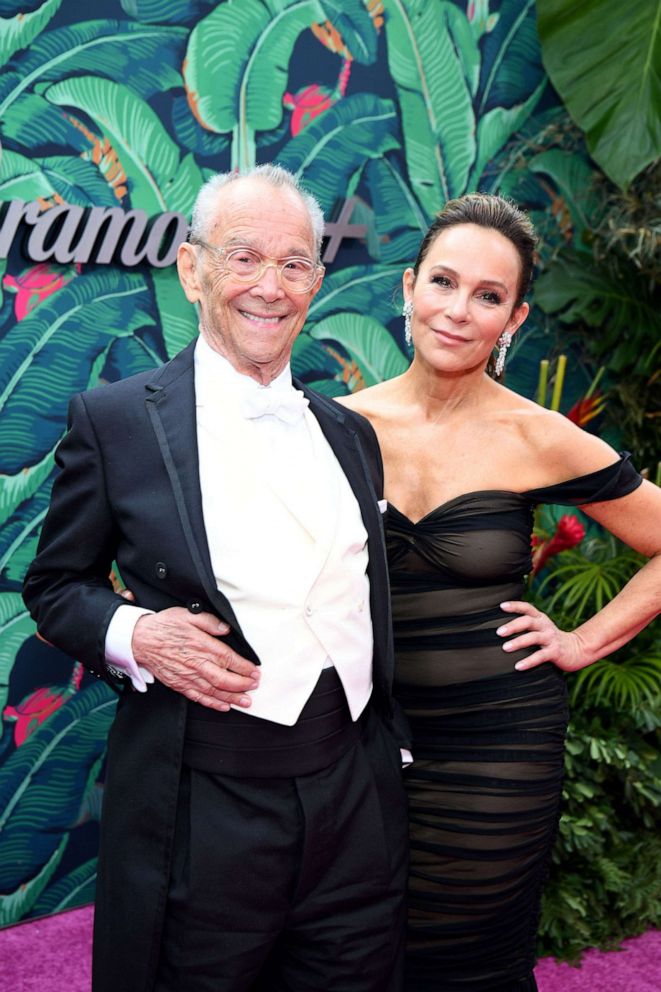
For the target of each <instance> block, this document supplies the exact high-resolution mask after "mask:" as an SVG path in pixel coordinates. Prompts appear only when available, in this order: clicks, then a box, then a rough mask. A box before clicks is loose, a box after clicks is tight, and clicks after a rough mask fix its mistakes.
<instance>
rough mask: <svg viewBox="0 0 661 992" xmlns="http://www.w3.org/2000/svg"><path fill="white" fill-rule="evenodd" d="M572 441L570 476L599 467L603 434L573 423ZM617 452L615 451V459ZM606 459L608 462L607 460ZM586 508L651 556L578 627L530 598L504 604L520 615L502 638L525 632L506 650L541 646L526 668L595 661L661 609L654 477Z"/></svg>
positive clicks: (659, 510) (660, 516)
mask: <svg viewBox="0 0 661 992" xmlns="http://www.w3.org/2000/svg"><path fill="white" fill-rule="evenodd" d="M567 440H570V441H571V445H570V452H571V454H569V455H568V461H569V460H570V461H571V467H570V466H569V465H567V466H566V467H565V471H566V472H567V475H568V476H570V475H571V473H572V472H573V473H576V469H577V467H578V466H579V465H586V464H587V465H588V466H589V467H588V469H587V470H588V471H590V470H591V469H592V467H593V463H594V459H595V458H597V459H598V458H599V457H603V452H604V447H605V446H604V445H603V442H601V441H599V439H597V438H594V437H592V436H591V435H589V434H585V432H583V431H580V430H579V429H577V428H575V427H574V426H573V425H571V427H570V431H569V436H568V432H567V428H565V429H564V430H563V431H562V443H563V447H566V443H567ZM615 459H616V455H615V452H613V459H612V460H613V461H615ZM602 464H603V463H602ZM581 509H582V510H583V511H584V512H585V513H587V514H588V516H590V517H592V519H593V520H596V521H597V522H598V523H599V524H601V525H602V526H603V527H604V528H605V529H606V530H608V531H609V532H610V533H611V534H613V535H615V537H617V538H619V539H620V540H621V541H624V543H625V544H627V545H628V546H629V547H630V548H633V549H634V550H635V551H638V552H640V554H643V555H646V556H647V557H648V558H649V559H650V560H649V561H648V562H647V563H646V564H645V565H644V566H643V567H642V568H641V569H640V571H639V572H637V573H636V575H634V576H633V578H632V579H631V580H630V581H629V582H627V584H626V585H625V587H624V588H623V589H622V590H621V591H620V592H619V593H618V594H617V596H615V597H614V598H613V599H612V600H611V602H610V603H608V604H607V605H606V606H604V608H603V609H601V610H600V611H599V612H598V613H596V614H595V615H594V616H593V617H591V618H590V619H589V620H587V621H586V622H585V623H583V624H581V625H580V626H579V627H577V628H576V629H575V630H573V631H562V630H559V628H558V627H556V625H555V624H554V623H553V621H552V620H550V618H549V617H547V616H546V615H545V614H544V613H541V612H540V611H539V610H537V609H536V608H535V607H534V606H533V605H532V604H530V603H523V602H512V603H504V604H501V606H502V608H503V609H504V610H505V612H506V613H516V614H519V616H518V617H517V619H512V620H508V621H507V622H506V623H505V624H504V625H503V626H501V627H500V628H499V629H498V633H499V634H500V636H501V637H511V636H512V634H516V635H519V636H517V637H515V639H514V640H508V641H507V642H506V643H505V644H504V645H503V650H505V651H516V650H520V649H521V648H529V647H534V646H538V649H537V651H535V652H534V653H533V654H531V655H530V657H529V658H526V659H525V660H524V661H520V662H518V663H517V664H516V666H515V667H516V668H517V669H519V670H520V671H522V670H525V669H528V668H534V667H535V666H536V665H539V664H542V662H545V661H551V662H553V663H554V664H555V665H557V666H558V667H559V668H562V669H563V670H564V671H568V672H572V671H578V670H579V669H581V668H585V667H586V666H587V665H591V664H593V662H595V661H598V660H599V659H600V658H604V657H606V656H607V655H609V654H611V653H612V652H613V651H616V650H617V649H618V648H619V647H622V645H623V644H626V643H627V642H628V641H630V640H631V639H632V638H633V637H635V635H636V634H637V633H638V632H639V631H640V630H642V629H643V627H645V626H647V624H649V623H650V622H651V621H652V620H653V619H654V618H655V617H656V616H657V615H658V614H659V612H661V489H660V488H659V487H658V486H655V485H653V484H652V483H650V482H643V483H642V485H641V486H639V487H638V488H637V489H635V490H634V491H633V492H631V493H629V494H628V495H626V496H622V497H620V498H619V499H613V500H609V501H606V502H600V503H591V504H587V505H584V506H582V507H581Z"/></svg>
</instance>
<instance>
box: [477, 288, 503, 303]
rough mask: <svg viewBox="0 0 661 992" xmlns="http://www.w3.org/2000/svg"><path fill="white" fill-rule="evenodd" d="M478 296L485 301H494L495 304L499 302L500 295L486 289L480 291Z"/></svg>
mask: <svg viewBox="0 0 661 992" xmlns="http://www.w3.org/2000/svg"><path fill="white" fill-rule="evenodd" d="M480 298H481V299H483V300H484V301H485V302H486V303H495V304H498V303H500V302H501V300H500V296H499V295H498V293H493V292H491V291H487V292H484V293H481V294H480Z"/></svg>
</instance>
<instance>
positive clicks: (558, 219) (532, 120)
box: [0, 0, 592, 924]
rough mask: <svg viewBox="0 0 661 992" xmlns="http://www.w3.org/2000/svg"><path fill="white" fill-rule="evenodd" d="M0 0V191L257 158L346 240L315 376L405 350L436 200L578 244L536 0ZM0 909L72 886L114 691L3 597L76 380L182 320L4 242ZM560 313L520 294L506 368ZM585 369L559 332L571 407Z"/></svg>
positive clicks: (304, 342)
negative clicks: (467, 204)
mask: <svg viewBox="0 0 661 992" xmlns="http://www.w3.org/2000/svg"><path fill="white" fill-rule="evenodd" d="M89 10H90V7H89V5H85V4H81V3H71V2H67V3H63V2H61V0H0V59H1V60H2V73H1V75H0V140H1V142H2V157H1V158H0V201H10V200H12V199H22V200H26V201H35V200H36V201H38V202H39V203H40V204H41V206H42V208H43V210H49V209H53V208H54V207H56V206H57V205H60V204H62V203H68V204H74V205H78V206H81V207H90V206H102V207H111V206H119V207H121V208H122V209H124V210H129V209H140V210H144V211H146V213H147V214H148V215H149V216H150V217H155V216H157V215H159V214H161V213H163V212H165V211H180V212H182V213H183V214H185V215H189V213H190V209H191V205H192V201H193V198H194V196H195V193H196V190H197V189H198V187H199V186H200V184H201V182H202V181H203V180H204V179H205V178H207V177H208V176H210V175H211V174H212V173H214V172H217V171H221V170H227V169H230V168H245V167H248V166H250V165H253V164H255V163H261V162H266V161H277V162H279V163H281V164H283V165H285V166H286V167H287V168H288V169H291V170H292V171H293V172H294V173H295V174H296V175H297V176H299V177H300V178H301V179H302V180H303V182H304V183H305V184H306V186H307V187H308V188H309V189H310V190H311V191H312V192H313V193H314V194H315V195H316V196H317V197H318V198H319V200H320V202H321V204H322V206H323V208H324V210H325V211H326V214H327V217H328V218H330V219H334V218H336V217H337V213H338V211H339V209H340V207H341V205H342V203H343V202H344V201H345V200H347V198H352V197H353V198H355V206H354V210H353V217H352V218H351V219H352V221H353V222H354V223H356V224H362V225H364V226H365V229H366V234H365V236H364V237H361V238H360V239H356V238H352V239H348V238H345V239H344V240H343V241H342V243H341V245H340V248H339V251H338V252H337V254H336V256H335V258H334V260H333V261H332V262H329V264H328V274H327V277H326V280H325V282H324V284H323V287H322V289H321V292H320V293H319V295H318V296H317V297H316V299H315V300H314V303H313V305H312V307H311V310H310V315H309V320H308V323H307V325H306V328H305V330H304V332H303V334H302V335H301V337H300V339H299V341H298V342H297V345H296V349H295V353H294V366H295V371H297V372H298V374H299V375H301V377H302V378H303V379H304V380H306V381H307V382H309V383H311V384H312V385H314V386H315V387H316V388H318V389H320V390H322V391H323V392H324V393H326V394H327V395H338V394H341V393H345V392H347V391H350V390H353V389H358V388H361V387H363V386H365V385H370V384H372V383H375V382H377V381H379V380H381V379H384V378H388V377H390V376H392V375H396V374H398V373H399V372H401V371H402V370H403V369H404V368H405V367H406V365H407V362H408V359H409V356H408V354H407V352H406V347H405V344H404V340H403V328H402V321H401V318H400V317H399V316H398V311H399V309H400V307H401V296H400V294H399V287H400V283H401V275H402V271H403V269H404V268H405V266H406V265H407V264H409V263H410V262H411V261H412V259H413V258H414V257H415V254H416V251H417V246H418V244H419V242H420V239H421V236H422V234H423V233H424V231H425V229H426V227H427V225H428V223H429V221H430V220H431V218H432V216H433V214H434V213H435V211H436V210H438V209H439V208H440V206H441V205H442V204H443V202H444V200H446V199H447V198H448V197H450V196H457V195H460V194H462V193H464V192H466V191H469V190H475V189H481V190H488V191H501V192H503V193H505V194H507V195H511V196H513V197H515V198H516V199H518V200H520V201H521V202H522V203H524V205H526V206H527V207H528V208H529V209H530V210H531V211H532V214H533V216H534V218H535V219H536V220H537V221H538V223H539V226H540V229H541V230H542V233H543V235H544V245H543V249H542V251H543V253H546V254H547V255H550V254H551V253H552V252H553V250H554V248H555V246H557V245H560V244H567V243H569V244H572V245H573V246H574V248H575V250H576V251H577V252H580V251H581V250H584V237H583V235H584V232H585V230H586V228H587V226H588V223H589V216H590V203H589V198H588V193H587V190H588V188H589V179H590V174H591V165H590V162H589V159H588V157H587V154H586V153H585V151H584V150H583V149H582V148H580V147H579V148H577V149H574V150H570V151H567V150H566V149H563V148H559V147H558V146H557V142H556V141H554V140H552V136H553V135H557V133H558V132H561V131H562V129H563V128H564V127H565V125H566V123H567V120H568V119H567V117H566V114H565V111H564V110H563V109H562V107H561V106H560V105H559V103H558V100H557V97H556V96H555V95H554V92H553V90H552V89H551V87H550V86H549V84H548V81H547V77H546V75H545V72H544V69H543V67H542V63H541V57H540V48H539V41H538V37H537V31H536V22H535V5H534V2H533V0H495V2H489V0H344V2H341V0H227V2H220V3H218V2H212V0H188V2H183V0H105V2H104V0H97V2H96V3H95V4H94V5H93V12H94V17H93V18H91V17H89V16H88V13H89ZM0 279H1V284H0V290H1V291H0V418H1V419H0V431H1V444H0V637H1V640H0V712H1V713H2V738H1V741H0V761H1V762H2V764H1V766H0V876H1V879H0V893H1V895H0V924H6V923H11V922H15V921H16V920H18V919H23V918H27V917H30V916H34V915H38V914H41V913H48V912H53V911H56V910H58V909H61V908H65V907H71V906H73V905H76V904H78V903H80V902H84V901H88V900H89V898H90V894H91V892H92V889H93V882H94V858H95V851H96V839H97V834H96V829H97V821H98V811H99V806H100V795H101V791H102V783H103V751H104V742H105V735H106V733H107V729H108V725H109V722H110V720H111V717H112V712H113V706H114V696H113V694H112V692H111V691H110V690H109V689H108V688H106V687H105V686H103V685H101V684H98V683H94V684H92V680H91V679H89V677H87V676H85V677H83V676H82V671H81V669H80V666H79V665H78V664H77V662H76V659H75V658H67V657H65V656H63V655H62V654H61V653H59V652H58V651H57V650H56V649H55V648H53V647H51V646H49V645H46V644H43V643H41V642H40V641H39V640H38V639H37V638H36V637H35V631H34V625H33V623H32V621H31V620H30V619H29V617H28V616H27V614H26V611H25V608H24V606H23V604H22V601H21V598H20V588H21V582H22V579H23V575H24V573H25V569H26V567H27V565H28V563H29V561H30V560H31V558H32V557H33V555H34V553H35V548H36V542H37V539H38V534H39V528H40V525H41V522H42V520H43V517H44V514H45V512H46V509H47V505H48V500H49V493H50V486H51V483H52V475H53V464H54V463H53V452H54V449H55V447H56V445H57V443H58V441H59V440H60V438H61V437H62V435H63V433H64V430H65V420H66V409H67V403H68V400H69V397H70V395H71V394H72V393H74V392H77V391H79V390H82V389H87V388H88V387H90V386H94V385H97V384H98V383H103V382H106V381H112V380H116V379H119V378H122V377H124V376H127V375H130V374H132V373H134V372H138V371H141V370H145V369H149V368H151V367H154V366H157V365H158V364H159V363H161V362H163V361H164V360H166V359H167V358H168V357H170V356H171V355H173V354H175V353H176V352H177V351H178V350H180V349H181V348H182V347H183V346H184V345H185V344H186V343H187V342H188V341H189V340H190V339H191V337H192V336H193V335H194V334H195V330H196V325H195V319H194V313H193V311H192V309H191V308H190V307H189V305H188V304H187V303H186V302H185V300H184V297H183V294H182V293H181V291H180V289H179V285H178V282H177V279H176V274H175V272H174V269H173V268H169V269H156V268H149V267H147V266H144V267H143V266H138V267H137V268H133V269H131V270H127V269H123V268H122V267H121V266H120V265H99V264H92V263H90V264H84V265H73V264H72V265H69V266H62V265H56V264H51V263H50V262H41V263H39V264H35V263H34V262H31V261H29V260H28V259H27V258H26V257H25V255H24V254H22V252H21V244H20V243H19V242H18V241H16V243H15V244H14V246H13V247H12V250H11V251H10V253H9V256H8V258H7V259H3V260H0ZM558 326H560V325H557V324H556V322H554V320H553V319H552V318H550V317H548V316H546V315H545V313H543V312H542V311H541V310H539V309H537V308H534V309H533V314H532V317H531V319H530V320H529V322H528V324H527V325H526V328H525V331H524V333H523V334H521V335H520V336H519V338H518V339H517V344H516V345H515V347H514V348H513V349H512V350H513V352H514V354H513V355H512V360H511V362H510V366H509V373H508V375H509V380H508V381H509V383H510V384H511V385H513V386H514V388H516V389H518V390H519V391H521V392H522V393H524V394H526V395H529V396H533V395H534V391H535V387H536V383H537V370H538V365H539V360H540V358H542V357H546V356H547V355H549V354H550V353H553V351H554V349H556V347H557V344H558V342H557V334H558ZM591 378H592V370H591V369H589V368H584V366H583V360H582V358H581V357H580V355H578V354H577V355H576V356H575V360H574V362H573V363H572V371H571V375H570V376H569V379H568V382H567V384H566V386H565V398H566V403H567V405H570V404H571V403H573V402H574V400H576V399H577V397H579V396H580V395H582V393H583V391H584V389H585V386H586V385H587V384H588V383H589V382H590V380H591Z"/></svg>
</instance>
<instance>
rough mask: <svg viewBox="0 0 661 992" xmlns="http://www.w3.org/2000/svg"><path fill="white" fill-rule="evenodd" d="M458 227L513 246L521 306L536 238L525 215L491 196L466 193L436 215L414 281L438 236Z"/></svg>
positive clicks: (451, 201)
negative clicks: (491, 234)
mask: <svg viewBox="0 0 661 992" xmlns="http://www.w3.org/2000/svg"><path fill="white" fill-rule="evenodd" d="M458 224H476V225H477V226H478V227H486V228H491V229H492V230H494V231H498V233H499V234H502V235H503V237H505V238H507V240H508V241H510V242H511V243H512V244H513V245H514V247H515V248H516V251H517V254H518V256H519V260H520V262H521V271H520V273H519V283H518V286H517V297H516V301H515V303H514V307H515V308H516V307H519V306H521V304H522V303H523V298H524V296H525V295H526V293H527V292H528V290H529V289H530V286H531V283H532V277H533V268H534V257H535V247H536V245H537V235H536V234H535V229H534V227H533V226H532V224H531V222H530V220H529V218H528V217H527V215H526V214H524V212H523V211H522V210H520V209H519V208H518V207H517V206H516V204H515V203H512V202H511V201H510V200H506V199H505V198H504V197H502V196H495V195H493V194H491V193H467V194H466V195H465V196H460V197H458V199H456V200H448V202H447V203H446V204H445V206H444V207H443V209H442V210H441V211H440V212H439V213H438V214H436V217H435V218H434V220H433V221H432V224H431V226H430V228H429V230H428V231H427V233H426V234H425V236H424V238H423V241H422V244H421V245H420V251H419V252H418V257H417V258H416V260H415V264H414V266H413V272H414V275H415V276H416V277H417V275H418V271H419V269H420V266H421V265H422V263H423V262H424V260H425V258H426V257H427V254H428V252H429V249H430V248H431V246H432V244H433V243H434V241H435V240H436V238H437V237H438V235H439V234H441V233H442V232H443V231H445V230H447V229H448V228H450V227H456V226H457V225H458Z"/></svg>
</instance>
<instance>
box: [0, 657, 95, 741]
mask: <svg viewBox="0 0 661 992" xmlns="http://www.w3.org/2000/svg"><path fill="white" fill-rule="evenodd" d="M82 677H83V666H82V665H81V664H80V662H79V661H77V662H76V664H75V665H74V668H73V672H72V675H71V679H70V680H69V684H68V685H66V686H61V685H45V686H42V687H41V688H39V689H35V691H34V692H31V693H30V695H29V696H26V697H25V699H23V700H22V701H21V702H20V703H19V704H18V706H6V707H5V712H4V714H3V715H4V718H5V720H12V721H15V722H16V726H15V727H14V742H15V744H16V747H20V746H21V744H24V743H25V742H26V740H27V739H28V737H29V736H30V735H31V734H33V733H34V732H35V730H36V729H37V727H39V726H40V725H41V724H42V723H43V722H44V721H45V720H47V719H48V717H49V716H51V714H52V713H55V711H56V710H59V708H60V706H63V705H64V703H66V701H67V699H69V697H70V696H73V694H74V693H75V692H77V690H78V689H79V688H80V683H81V680H82Z"/></svg>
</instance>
